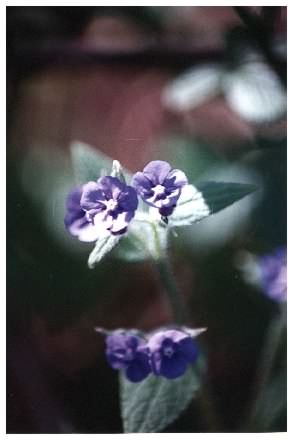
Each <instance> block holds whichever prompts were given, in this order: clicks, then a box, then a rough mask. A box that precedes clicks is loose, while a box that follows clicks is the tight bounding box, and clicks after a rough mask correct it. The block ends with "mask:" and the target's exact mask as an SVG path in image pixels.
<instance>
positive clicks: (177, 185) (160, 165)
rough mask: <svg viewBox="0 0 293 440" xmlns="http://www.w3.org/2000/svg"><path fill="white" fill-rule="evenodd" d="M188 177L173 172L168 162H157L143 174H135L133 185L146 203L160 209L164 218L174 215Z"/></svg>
mask: <svg viewBox="0 0 293 440" xmlns="http://www.w3.org/2000/svg"><path fill="white" fill-rule="evenodd" d="M187 183H188V182H187V177H186V175H185V174H184V173H183V171H180V170H177V169H174V170H172V168H171V166H170V165H169V163H168V162H164V161H161V160H155V161H152V162H150V163H149V164H148V165H147V166H146V167H145V168H144V169H143V171H142V172H140V171H139V172H137V173H135V174H134V176H133V179H132V185H133V186H134V188H135V189H136V191H137V193H138V194H139V195H140V197H141V198H142V199H143V201H144V202H145V203H147V204H148V205H150V206H154V207H156V208H158V209H159V213H160V214H161V216H162V217H167V216H169V215H171V214H172V212H173V210H174V208H175V207H176V204H177V201H178V199H179V197H180V194H181V189H182V187H183V186H184V185H186V184H187Z"/></svg>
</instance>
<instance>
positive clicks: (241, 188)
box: [196, 182, 258, 214]
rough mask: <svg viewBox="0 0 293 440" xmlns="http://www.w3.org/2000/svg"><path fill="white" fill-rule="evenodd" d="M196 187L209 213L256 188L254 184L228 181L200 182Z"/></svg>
mask: <svg viewBox="0 0 293 440" xmlns="http://www.w3.org/2000/svg"><path fill="white" fill-rule="evenodd" d="M196 188H197V189H198V190H199V191H200V192H201V194H202V196H203V198H204V201H205V203H206V204H207V206H208V207H209V210H210V214H215V213H216V212H218V211H221V210H222V209H224V208H226V207H227V206H230V205H232V204H233V203H235V202H237V201H238V200H240V199H242V198H243V197H245V196H247V195H248V194H251V193H253V192H254V191H256V190H257V189H258V187H257V186H256V185H252V184H247V183H230V182H200V183H198V184H197V185H196Z"/></svg>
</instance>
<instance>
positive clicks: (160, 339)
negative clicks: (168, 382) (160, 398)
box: [148, 330, 198, 379]
mask: <svg viewBox="0 0 293 440" xmlns="http://www.w3.org/2000/svg"><path fill="white" fill-rule="evenodd" d="M148 347H149V349H150V353H151V365H152V370H153V373H154V374H155V375H157V376H164V377H166V378H167V379H175V378H176V377H179V376H182V375H183V374H184V373H185V371H186V369H187V366H188V364H189V363H191V362H194V361H195V360H196V359H197V357H198V348H197V346H196V344H195V342H194V341H193V339H192V338H191V337H190V335H189V334H187V333H185V332H183V331H180V330H166V331H161V332H158V333H155V334H154V335H153V336H152V337H151V338H150V340H149V342H148Z"/></svg>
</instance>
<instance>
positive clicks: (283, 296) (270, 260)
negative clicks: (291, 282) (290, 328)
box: [259, 247, 287, 302]
mask: <svg viewBox="0 0 293 440" xmlns="http://www.w3.org/2000/svg"><path fill="white" fill-rule="evenodd" d="M259 266H260V277H261V285H262V288H263V290H264V292H265V293H266V294H267V296H269V297H270V298H271V299H273V300H275V301H278V302H285V301H286V300H287V249H286V248H285V247H280V248H278V249H276V250H275V251H274V252H273V253H271V254H268V255H264V256H263V257H261V258H260V259H259Z"/></svg>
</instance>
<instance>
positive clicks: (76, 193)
mask: <svg viewBox="0 0 293 440" xmlns="http://www.w3.org/2000/svg"><path fill="white" fill-rule="evenodd" d="M82 191H83V187H82V186H80V187H77V188H75V189H73V190H72V191H71V192H70V193H69V194H68V196H67V199H66V214H65V218H64V224H65V226H66V228H67V229H68V231H69V232H70V234H72V235H74V236H75V237H78V239H79V240H80V241H87V242H91V241H96V240H97V238H98V236H99V231H98V230H97V228H95V227H94V226H93V225H92V224H91V223H90V222H89V220H88V219H87V217H86V213H85V212H84V210H83V209H82V208H81V206H80V199H81V195H82Z"/></svg>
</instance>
